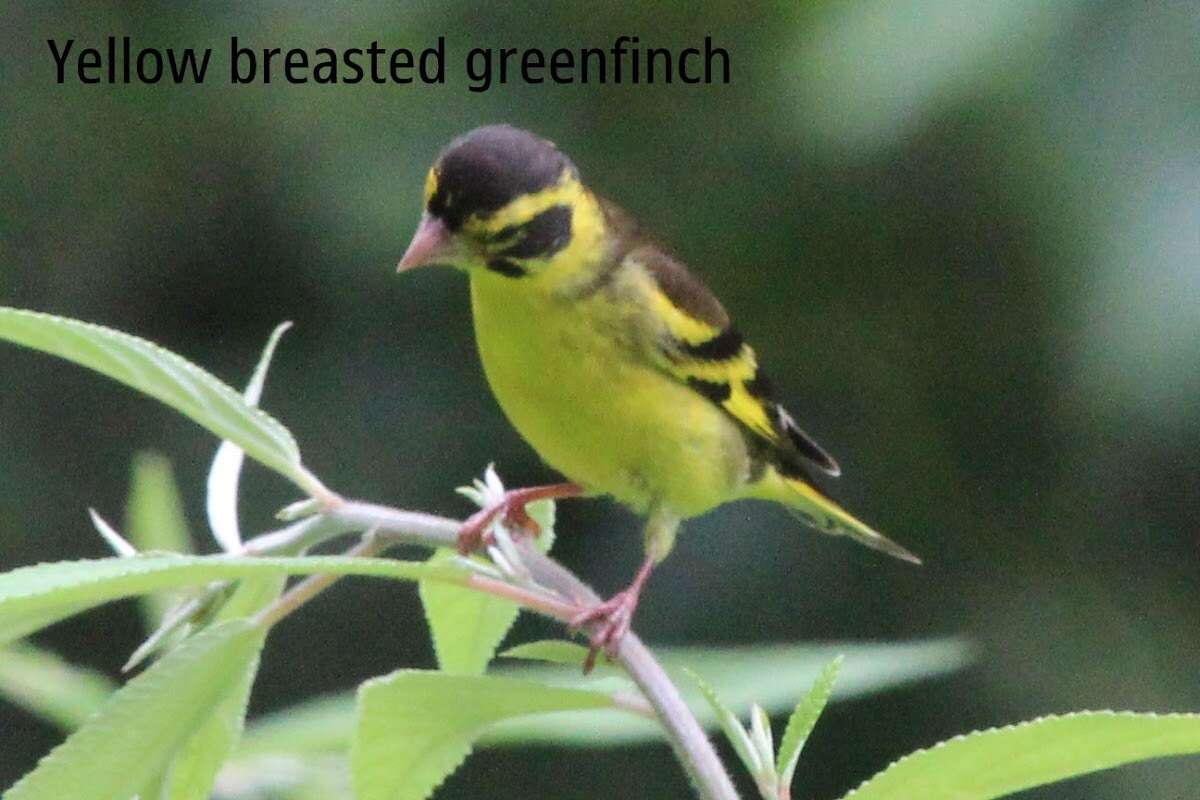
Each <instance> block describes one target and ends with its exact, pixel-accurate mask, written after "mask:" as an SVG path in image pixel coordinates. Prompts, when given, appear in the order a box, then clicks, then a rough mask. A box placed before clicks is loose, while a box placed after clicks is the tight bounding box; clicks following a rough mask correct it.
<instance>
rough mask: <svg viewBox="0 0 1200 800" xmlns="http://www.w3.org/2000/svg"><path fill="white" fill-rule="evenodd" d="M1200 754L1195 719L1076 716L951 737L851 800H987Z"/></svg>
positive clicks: (880, 776) (1177, 716)
mask: <svg viewBox="0 0 1200 800" xmlns="http://www.w3.org/2000/svg"><path fill="white" fill-rule="evenodd" d="M1188 753H1200V714H1169V715H1158V714H1134V713H1129V712H1124V713H1118V712H1112V711H1099V712H1088V711H1085V712H1080V713H1076V714H1068V715H1066V716H1054V717H1043V718H1041V719H1036V720H1033V721H1031V722H1023V723H1020V724H1019V725H1011V726H1008V727H1005V728H998V729H992V730H987V731H981V732H976V733H972V734H968V735H966V736H958V737H955V738H953V739H950V740H948V741H945V742H942V743H941V744H938V745H935V746H934V747H932V748H930V749H928V750H918V751H917V752H915V753H913V754H911V755H908V756H905V757H904V758H902V759H900V760H899V761H897V762H896V763H894V764H892V765H891V766H890V767H888V768H887V769H885V770H884V771H883V772H880V773H879V774H878V775H876V776H875V777H873V778H871V779H870V780H869V781H867V782H866V783H864V784H863V785H862V786H860V787H858V788H857V789H855V790H853V791H851V792H850V793H849V794H847V795H846V796H845V797H846V798H854V800H901V799H902V798H903V799H905V800H906V799H907V798H910V797H920V798H922V800H989V798H993V797H1004V796H1006V795H1009V794H1012V793H1013V792H1019V791H1022V790H1024V789H1030V788H1032V787H1035V786H1044V785H1046V784H1048V783H1054V782H1055V781H1061V780H1065V779H1067V778H1073V777H1075V776H1078V775H1084V774H1086V773H1089V772H1096V771H1097V770H1102V769H1110V768H1112V767H1118V766H1120V765H1122V764H1130V763H1133V762H1136V761H1146V760H1148V759H1152V758H1162V757H1164V756H1175V755H1184V754H1188Z"/></svg>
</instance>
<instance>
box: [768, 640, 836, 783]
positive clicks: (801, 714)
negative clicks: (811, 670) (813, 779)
mask: <svg viewBox="0 0 1200 800" xmlns="http://www.w3.org/2000/svg"><path fill="white" fill-rule="evenodd" d="M843 660H844V659H843V657H842V656H838V657H837V658H835V659H833V660H832V661H830V662H829V663H828V664H826V665H825V669H823V670H821V674H820V675H818V676H817V679H816V680H815V681H813V685H812V688H811V689H809V690H808V693H807V694H805V695H804V697H803V698H802V699H801V700H800V702H799V703H797V704H796V710H795V711H793V712H792V716H791V717H789V718H788V723H787V728H785V729H784V731H783V739H781V740H780V742H779V753H778V755H777V757H776V759H775V771H776V774H778V775H779V779H780V782H781V783H782V784H783V785H784V786H791V785H792V776H793V775H794V774H795V773H796V762H798V761H799V760H800V751H801V750H803V749H804V743H805V742H806V741H808V737H809V735H810V734H811V733H812V731H813V728H814V727H816V724H817V720H818V719H819V718H820V716H821V712H822V711H824V710H825V706H826V704H827V703H829V698H830V697H832V696H833V685H834V683H835V682H836V681H837V674H838V670H839V669H840V668H841V666H842V661H843Z"/></svg>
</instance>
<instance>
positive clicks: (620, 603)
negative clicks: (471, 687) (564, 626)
mask: <svg viewBox="0 0 1200 800" xmlns="http://www.w3.org/2000/svg"><path fill="white" fill-rule="evenodd" d="M657 563H658V559H657V558H655V557H654V556H653V555H649V556H646V560H645V561H643V562H642V566H641V568H640V569H639V570H638V573H637V575H636V576H635V577H634V579H633V583H631V584H629V587H628V588H627V589H624V590H622V591H620V592H617V593H616V594H614V595H613V596H612V597H610V598H608V599H607V600H605V601H604V602H603V603H597V604H596V605H594V606H591V607H590V608H585V609H584V610H583V611H580V612H579V613H578V614H576V615H575V617H574V618H573V619H572V620H571V622H570V629H571V630H578V629H579V628H582V627H583V626H584V625H589V624H592V623H599V625H598V626H597V628H596V630H595V631H594V632H593V633H592V641H591V645H590V646H589V647H588V654H587V658H586V659H585V660H584V662H583V674H584V675H586V674H588V673H589V672H591V671H592V667H594V666H596V656H597V655H599V653H600V648H604V652H605V653H606V654H608V657H609V658H616V656H617V652H618V651H619V650H620V648H621V639H622V638H624V636H625V634H626V633H628V632H629V625H630V623H631V622H633V612H634V611H636V610H637V604H638V600H639V599H640V598H641V595H642V587H643V586H645V585H646V581H647V580H648V579H649V577H650V573H651V572H652V571H653V570H654V565H655V564H657Z"/></svg>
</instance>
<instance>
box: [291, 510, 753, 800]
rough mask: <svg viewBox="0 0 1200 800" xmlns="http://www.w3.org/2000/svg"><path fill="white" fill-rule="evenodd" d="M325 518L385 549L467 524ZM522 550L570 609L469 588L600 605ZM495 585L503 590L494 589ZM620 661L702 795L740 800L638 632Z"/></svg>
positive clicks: (383, 513)
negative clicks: (367, 533)
mask: <svg viewBox="0 0 1200 800" xmlns="http://www.w3.org/2000/svg"><path fill="white" fill-rule="evenodd" d="M323 516H324V517H325V518H327V519H329V520H330V521H332V522H333V523H335V524H334V525H333V526H331V527H330V529H329V530H334V529H336V528H337V524H338V523H341V524H345V525H347V526H349V527H357V528H358V529H360V530H361V529H364V528H370V529H373V530H374V532H375V536H374V541H375V542H376V543H377V544H379V545H380V546H382V547H387V546H388V545H391V544H417V545H424V546H426V547H453V546H454V545H455V543H456V541H457V537H458V530H459V527H460V526H461V524H462V523H460V522H459V521H457V520H452V519H447V518H445V517H436V516H432V515H430V514H421V513H416V512H411V511H402V510H400V509H395V508H389V507H387V506H380V505H374V504H371V503H361V502H356V501H340V502H337V503H334V504H332V505H331V506H330V507H329V508H328V509H327V510H326V511H325V512H324V514H323ZM519 547H520V552H521V558H522V560H523V562H524V564H525V566H526V567H527V568H528V569H529V571H530V573H531V574H532V576H533V579H534V581H535V582H536V583H537V584H538V585H540V586H542V587H544V588H546V589H549V590H550V591H552V592H554V593H555V594H557V595H559V596H560V597H561V598H563V599H564V600H565V601H567V603H566V605H563V604H561V603H557V602H554V601H553V600H552V599H551V598H546V597H542V596H539V595H535V594H533V593H531V592H529V590H526V589H523V588H521V587H515V586H513V585H512V584H507V583H502V582H500V581H493V580H492V579H489V578H486V577H485V576H480V575H473V576H471V578H470V579H469V583H470V582H474V583H475V584H477V585H476V586H475V588H477V589H479V590H481V591H491V592H495V591H496V590H497V589H498V588H499V587H500V586H502V587H504V588H503V591H504V592H505V593H506V596H509V597H510V599H514V600H517V601H518V602H521V603H526V601H527V600H529V601H530V602H529V603H528V605H529V607H530V608H531V609H532V610H534V611H537V612H539V613H542V614H546V615H548V616H551V617H554V618H556V619H559V620H565V619H569V617H570V615H571V612H573V611H576V610H578V609H579V608H580V607H587V606H590V605H593V604H595V603H598V602H600V600H601V598H600V596H599V595H597V594H596V592H595V591H593V590H592V588H591V587H590V586H588V585H587V584H586V583H584V582H583V581H581V580H580V579H579V578H577V577H576V576H575V575H574V574H573V573H572V572H571V571H570V570H568V569H567V568H566V567H564V566H563V565H561V564H559V563H558V562H557V561H555V560H554V559H552V558H550V557H548V556H546V555H544V554H543V553H541V552H540V551H539V550H538V549H537V548H536V547H534V546H533V545H532V544H531V543H530V542H529V541H527V540H526V541H523V542H521V543H520V544H519ZM309 580H312V579H311V578H310V579H309ZM330 582H332V581H330ZM493 583H495V584H498V586H492V585H491V584H493ZM301 585H303V584H301ZM297 589H299V586H298V587H297ZM518 595H519V596H518ZM616 660H617V663H618V664H620V665H621V667H622V668H624V670H625V672H626V673H628V674H629V676H630V677H631V678H632V679H633V681H634V683H636V684H637V685H638V688H640V689H641V691H642V694H643V695H644V696H645V697H646V699H647V700H648V701H649V702H650V705H651V706H652V707H653V708H654V711H655V712H656V713H657V715H658V718H659V720H660V721H661V723H662V725H663V729H664V730H665V732H666V734H667V739H668V740H669V741H670V743H671V747H672V749H673V750H674V751H675V756H676V757H677V758H678V759H679V761H680V763H681V764H682V765H683V767H684V770H685V771H686V772H687V774H688V777H689V778H690V779H691V781H692V783H693V784H694V785H695V787H696V789H697V790H698V791H699V793H700V796H701V797H702V798H704V800H738V794H737V791H736V790H735V789H734V787H733V783H732V782H731V781H730V779H729V775H728V774H727V773H726V772H725V768H724V766H723V765H722V764H721V760H720V758H718V757H717V753H716V750H714V749H713V746H712V743H711V742H710V741H709V740H708V736H707V735H705V733H704V729H703V728H702V727H700V723H699V722H697V721H696V718H695V717H694V716H693V715H692V712H691V710H690V709H689V708H688V707H687V704H686V703H684V702H683V697H682V696H681V695H680V694H679V690H678V689H677V688H676V687H675V684H674V683H672V682H671V679H670V678H669V677H668V676H667V673H666V671H664V670H663V668H662V666H661V665H660V664H659V663H658V661H657V660H656V659H655V658H654V656H653V655H652V654H651V653H650V650H649V649H648V648H647V647H646V646H645V645H644V644H643V643H642V641H641V639H639V638H638V637H637V636H636V635H635V634H634V633H633V632H632V631H630V632H629V633H627V634H626V635H625V637H624V638H623V639H622V640H621V649H620V652H619V653H618V656H617V659H616Z"/></svg>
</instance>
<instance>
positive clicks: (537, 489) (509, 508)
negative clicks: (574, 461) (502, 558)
mask: <svg viewBox="0 0 1200 800" xmlns="http://www.w3.org/2000/svg"><path fill="white" fill-rule="evenodd" d="M582 491H583V488H582V487H580V486H578V485H577V484H574V483H557V484H553V485H551V486H534V487H531V488H527V489H513V490H512V491H509V492H505V493H504V497H503V499H501V500H500V501H499V502H496V503H493V504H492V505H490V506H487V507H486V508H482V509H480V510H479V511H476V512H475V513H474V514H472V515H471V516H470V517H468V518H467V520H466V522H464V523H463V524H462V527H461V528H459V529H458V552H459V553H460V554H462V555H464V556H465V555H469V554H470V553H474V552H477V551H479V550H483V549H485V548H486V547H487V546H488V545H490V544H492V543H493V540H492V535H491V533H490V529H491V527H492V524H493V523H494V522H495V521H496V518H497V517H501V515H503V516H502V517H501V518H502V519H503V520H504V522H505V524H506V525H508V526H509V527H510V528H512V530H513V531H514V532H524V533H527V534H529V535H530V536H537V535H538V534H540V533H541V532H542V528H541V526H540V525H538V524H537V522H536V521H534V519H533V518H532V517H531V516H529V514H528V512H526V511H525V504H526V503H532V502H533V501H534V500H542V499H545V498H552V497H553V498H557V497H573V496H575V495H578V494H580V493H581V492H582Z"/></svg>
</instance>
